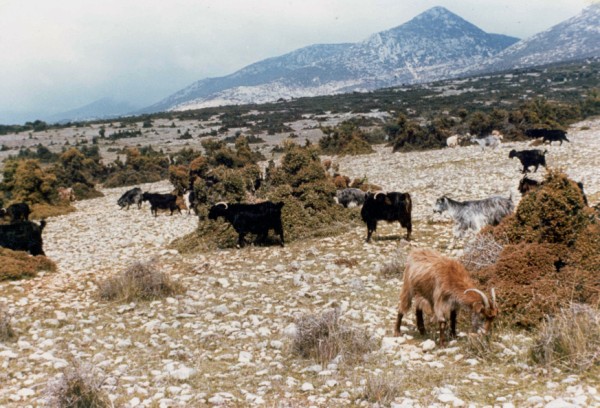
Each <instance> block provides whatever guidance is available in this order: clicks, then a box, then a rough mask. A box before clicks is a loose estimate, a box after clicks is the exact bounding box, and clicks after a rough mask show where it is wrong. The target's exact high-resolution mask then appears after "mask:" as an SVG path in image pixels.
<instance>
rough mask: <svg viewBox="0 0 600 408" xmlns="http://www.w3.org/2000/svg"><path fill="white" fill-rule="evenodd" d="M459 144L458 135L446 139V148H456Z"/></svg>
mask: <svg viewBox="0 0 600 408" xmlns="http://www.w3.org/2000/svg"><path fill="white" fill-rule="evenodd" d="M459 142H460V136H459V135H452V136H450V137H449V138H447V139H446V146H448V147H456V146H458V144H459Z"/></svg>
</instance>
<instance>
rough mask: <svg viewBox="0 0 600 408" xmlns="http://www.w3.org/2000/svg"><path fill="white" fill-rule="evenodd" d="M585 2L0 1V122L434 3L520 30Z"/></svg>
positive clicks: (408, 14)
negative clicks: (10, 115)
mask: <svg viewBox="0 0 600 408" xmlns="http://www.w3.org/2000/svg"><path fill="white" fill-rule="evenodd" d="M587 4H589V0H554V1H552V2H548V1H547V0H529V1H527V2H524V1H522V0H518V1H517V0H488V1H486V2H485V4H484V3H482V2H481V0H454V1H450V0H414V1H410V2H401V1H397V0H372V1H364V0H363V1H358V0H329V1H323V0H304V1H301V0H287V1H286V0H252V1H243V0H220V1H218V2H216V1H213V0H200V1H198V0H174V1H169V2H166V1H164V0H160V1H159V0H144V1H141V0H139V1H136V0H103V1H90V0H61V1H56V2H51V1H47V0H27V1H23V0H0V27H2V30H3V34H2V36H0V53H1V54H0V55H2V56H3V63H2V64H0V78H2V81H0V120H4V118H5V117H6V116H7V115H6V112H8V111H12V112H21V113H25V112H40V113H48V114H49V113H55V112H60V111H64V110H68V109H72V108H76V107H79V106H82V105H85V104H88V103H90V102H92V101H94V100H96V99H99V98H102V97H105V96H110V97H115V98H117V99H121V100H124V101H127V102H130V103H133V104H136V105H139V106H144V105H149V104H151V103H154V102H156V101H158V100H159V99H162V98H163V97H166V96H167V95H169V94H171V93H173V92H175V91H177V90H179V89H181V88H182V87H184V86H187V85H189V84H190V83H192V82H194V81H197V80H200V79H203V78H205V77H214V76H223V75H227V74H230V73H232V72H234V71H236V70H238V69H240V68H242V67H244V66H246V65H248V64H250V63H253V62H256V61H259V60H262V59H265V58H268V57H273V56H278V55H281V54H284V53H287V52H290V51H292V50H294V49H297V48H300V47H303V46H307V45H310V44H315V43H341V42H355V41H360V40H363V39H365V38H367V37H368V36H369V35H371V34H373V33H375V32H378V31H382V30H385V29H389V28H392V27H395V26H398V25H400V24H402V23H404V22H406V21H408V20H410V19H411V18H412V17H414V16H416V15H417V14H419V13H421V12H423V11H425V10H426V9H428V8H430V7H433V6H436V5H442V6H444V7H447V8H448V9H449V10H451V11H452V12H454V13H456V14H458V15H460V16H462V17H463V18H465V19H466V20H468V21H470V22H472V23H473V24H475V25H477V26H479V27H480V28H482V29H483V30H485V31H488V32H495V33H501V34H509V35H514V36H518V37H526V36H529V35H532V34H534V33H536V32H539V31H542V30H544V29H547V28H549V27H550V26H552V25H554V24H557V23H558V22H560V21H562V20H564V19H566V18H568V17H570V16H572V15H575V14H577V13H578V12H579V11H580V10H581V9H582V8H583V7H584V6H586V5H587Z"/></svg>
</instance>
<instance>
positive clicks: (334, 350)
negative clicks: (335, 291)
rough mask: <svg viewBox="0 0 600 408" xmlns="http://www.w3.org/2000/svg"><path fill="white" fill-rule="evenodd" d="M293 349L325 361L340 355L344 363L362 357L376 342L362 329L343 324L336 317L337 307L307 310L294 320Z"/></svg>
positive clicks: (320, 361) (304, 356) (358, 359)
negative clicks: (315, 312)
mask: <svg viewBox="0 0 600 408" xmlns="http://www.w3.org/2000/svg"><path fill="white" fill-rule="evenodd" d="M296 327H297V331H296V335H295V337H294V340H293V345H292V349H293V352H294V354H297V355H299V356H301V357H303V358H314V359H315V360H317V361H318V362H319V363H320V364H326V363H328V362H329V361H331V360H332V359H334V358H336V357H337V356H340V357H341V358H342V361H344V362H345V363H349V364H351V363H353V362H357V361H361V360H362V359H363V357H364V355H365V354H366V353H369V352H371V351H372V350H374V348H375V342H374V341H373V339H372V338H371V337H370V336H369V334H368V333H367V332H366V331H365V330H359V329H355V328H353V327H349V326H345V325H343V324H341V323H340V321H339V312H338V310H337V309H330V310H327V311H325V312H323V313H321V314H307V315H303V316H301V317H300V318H299V319H297V321H296Z"/></svg>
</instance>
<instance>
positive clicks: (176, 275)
mask: <svg viewBox="0 0 600 408" xmlns="http://www.w3.org/2000/svg"><path fill="white" fill-rule="evenodd" d="M67 131H69V132H71V129H67ZM63 137H65V136H64V135H63ZM70 137H72V134H70ZM569 139H570V140H571V143H565V144H564V145H563V146H558V145H557V144H555V145H553V146H548V147H547V149H548V155H547V156H548V164H549V166H552V167H555V168H557V167H564V168H565V171H566V172H567V173H568V174H569V175H570V176H571V177H572V178H573V179H574V180H582V181H583V182H584V184H585V189H586V193H587V194H588V198H589V200H590V202H591V203H597V202H598V201H600V175H599V174H598V172H597V163H600V120H598V119H595V120H589V121H586V122H582V123H577V124H575V125H574V126H572V127H571V128H570V129H569ZM512 148H517V149H522V148H526V145H525V144H524V143H506V144H503V145H502V146H501V147H500V148H498V149H496V150H493V151H485V152H481V150H480V149H479V148H478V147H475V146H470V147H459V148H456V149H453V150H450V149H444V150H432V151H427V152H419V153H409V154H398V153H397V154H392V153H391V152H390V148H384V147H378V148H377V152H376V153H374V154H370V155H365V156H358V157H346V158H343V159H339V160H338V159H334V160H335V161H338V162H339V164H340V171H341V172H342V173H344V174H348V175H351V176H356V177H362V176H367V177H368V179H369V181H371V182H375V183H378V184H380V185H381V186H383V187H384V188H385V189H387V190H398V191H409V192H410V193H411V195H412V196H413V200H414V210H413V217H414V220H415V222H414V228H413V229H414V239H413V241H411V242H406V241H403V240H401V239H400V237H401V236H403V235H404V230H401V229H400V228H399V227H398V226H397V225H387V224H385V223H382V225H381V227H380V229H379V230H378V232H377V234H376V236H375V239H374V242H373V243H372V244H365V243H364V238H365V234H366V228H365V227H364V226H363V225H360V226H357V227H356V228H354V229H352V231H350V232H349V233H346V234H343V235H340V236H336V237H325V238H321V239H311V240H306V241H299V242H295V243H292V244H290V245H287V246H286V247H285V248H280V247H276V246H272V247H252V246H250V247H247V248H244V249H229V250H219V251H214V252H206V253H196V254H190V255H181V254H178V253H177V252H176V251H175V250H173V249H170V247H169V242H171V241H172V240H173V239H174V238H176V237H178V236H182V235H184V234H186V233H187V232H190V231H192V230H193V229H194V228H195V223H196V219H195V217H193V216H187V215H181V216H178V215H174V216H172V217H170V216H168V215H166V214H164V213H162V214H160V215H159V216H158V217H157V218H153V217H151V216H150V211H149V208H148V207H147V205H146V206H145V207H144V208H143V209H142V210H137V209H133V208H132V209H130V210H129V211H124V210H123V211H119V210H118V209H117V207H116V205H115V202H116V200H117V198H118V197H119V196H120V194H121V193H122V192H123V191H124V190H125V189H124V188H119V189H104V190H103V192H104V193H105V197H102V198H98V199H92V200H87V201H82V202H76V204H75V205H76V206H77V210H78V211H77V212H74V213H72V214H68V215H65V216H61V217H55V218H51V219H49V220H48V226H47V230H45V231H44V244H45V250H46V253H47V254H48V256H49V257H50V258H51V259H53V260H54V261H55V262H56V263H57V265H58V271H57V272H56V273H46V274H40V275H38V276H37V277H36V278H33V279H29V280H22V281H16V282H0V306H3V307H5V308H6V309H8V311H9V313H10V314H12V316H13V318H12V325H13V328H14V330H15V332H16V334H17V336H18V340H16V341H14V342H0V364H2V367H3V370H2V371H0V384H2V386H1V387H0V405H1V406H6V407H22V406H27V405H32V406H37V405H41V404H42V402H43V399H44V395H45V389H46V385H47V383H48V381H49V380H52V379H54V378H56V377H57V376H58V374H59V372H60V371H61V369H63V368H64V367H66V366H68V365H69V364H70V361H71V360H73V359H76V360H80V361H83V362H88V363H90V364H92V365H93V366H95V367H96V368H97V371H96V373H97V374H98V375H100V376H102V378H104V382H103V385H102V388H103V389H104V390H105V391H106V392H107V393H108V394H109V395H110V398H111V400H112V401H113V403H114V405H115V406H127V407H134V406H204V405H207V406H216V405H220V406H282V407H297V406H309V405H311V406H320V407H331V406H375V405H374V400H373V398H374V397H373V396H374V395H375V393H374V391H372V390H371V391H369V386H373V384H375V382H376V381H377V380H378V379H379V381H381V382H382V383H383V384H384V385H387V388H383V389H388V390H390V389H391V391H389V392H390V393H391V400H390V401H395V403H394V405H393V406H398V407H399V406H430V405H433V406H451V405H453V406H464V405H467V404H474V406H491V405H498V406H500V405H502V406H506V407H509V406H547V407H566V406H569V407H583V406H595V407H600V394H599V391H600V390H599V389H598V379H599V378H600V372H599V371H598V366H596V367H594V368H593V369H592V370H591V371H589V372H587V373H583V374H577V373H569V372H566V371H561V370H546V369H545V368H544V367H541V366H538V365H535V364H533V363H531V361H530V360H529V358H528V349H529V346H530V345H531V343H532V338H533V336H534V333H528V332H521V331H513V330H511V329H509V328H508V326H509V325H510V322H506V321H503V320H502V318H501V317H500V321H499V322H498V328H497V330H496V332H495V336H494V343H493V352H490V353H489V354H483V355H482V354H478V353H477V352H476V351H474V350H472V349H470V348H469V347H467V340H466V338H465V337H464V336H465V335H466V334H464V333H465V332H466V328H467V323H466V322H467V320H468V318H467V316H466V315H462V316H460V317H459V320H460V325H459V329H460V331H461V332H463V334H461V336H460V337H459V339H458V340H457V341H455V342H452V343H450V346H449V347H448V348H445V349H440V348H438V347H436V346H435V345H434V344H433V343H432V342H431V341H430V340H428V339H429V338H428V339H426V338H423V337H421V336H419V335H418V333H417V331H416V329H415V326H414V322H413V321H412V320H411V319H412V316H409V318H408V321H407V325H406V326H405V328H404V331H403V335H402V336H401V337H399V338H397V339H393V338H391V337H390V336H391V333H392V325H393V321H394V316H395V306H396V302H397V296H398V290H399V288H400V280H399V279H398V277H397V275H386V274H384V273H383V272H382V271H383V270H384V269H386V267H388V266H390V264H392V263H393V262H396V263H401V262H402V259H403V258H404V257H405V255H406V252H407V251H408V250H409V249H410V248H413V247H432V248H436V249H438V250H440V251H442V252H444V253H446V254H451V255H458V254H459V252H457V251H456V250H450V249H448V243H449V240H450V237H451V224H450V223H449V222H448V220H447V219H446V218H439V217H437V216H436V217H433V216H432V211H431V205H432V203H433V201H434V200H435V198H437V197H439V196H441V195H443V194H449V195H451V196H452V197H454V198H457V199H477V198H483V197H486V196H489V195H491V194H501V195H503V196H508V195H509V194H511V193H512V195H513V197H514V198H515V200H518V199H519V197H520V195H519V194H518V193H517V192H516V186H517V184H518V180H519V179H520V177H521V175H520V173H519V167H520V166H519V163H518V162H517V161H515V160H509V159H508V151H509V150H510V149H512ZM538 173H540V174H536V175H535V177H536V178H538V179H539V178H541V175H542V174H541V173H543V171H542V170H540V171H539V172H538ZM143 188H144V189H145V190H152V191H168V190H169V189H170V186H169V185H168V183H166V182H161V183H157V184H153V185H144V186H143ZM458 251H460V250H458ZM136 261H142V262H149V261H152V262H154V264H155V265H156V266H157V268H158V269H159V270H161V271H165V272H167V273H168V274H169V275H170V276H171V277H172V278H173V279H175V280H177V281H178V282H180V283H181V284H182V285H183V287H184V288H185V290H184V292H183V293H182V294H180V295H176V296H172V297H168V298H166V299H162V300H156V301H152V302H133V303H124V304H120V303H115V302H109V301H106V300H102V299H100V298H99V296H98V290H97V286H96V283H97V282H100V281H103V280H104V279H106V278H108V277H110V276H112V275H114V274H117V273H119V272H122V271H123V270H124V269H125V268H127V267H128V266H129V265H131V264H132V263H134V262H136ZM498 297H499V299H501V298H502V294H501V293H499V294H498ZM330 308H338V310H339V315H340V319H341V321H342V322H343V324H345V325H347V326H349V327H353V328H355V329H356V330H358V331H360V332H364V333H366V334H367V337H369V338H372V339H373V342H374V348H373V350H372V351H370V352H365V353H364V354H361V355H360V356H359V358H358V359H357V360H353V362H352V363H351V364H349V363H347V362H344V361H341V360H340V359H339V358H334V359H333V360H331V361H329V362H320V361H316V360H314V359H304V358H302V357H300V356H298V355H295V354H293V352H292V346H291V343H292V342H291V339H290V335H291V334H292V333H294V331H295V330H297V326H296V324H297V323H298V321H297V319H298V317H299V316H301V315H303V314H306V313H315V314H320V313H323V312H324V311H327V310H330ZM427 324H428V325H429V322H427ZM429 327H431V326H430V325H429ZM362 341H364V342H366V341H367V340H364V339H363V340H362ZM348 347H349V346H348ZM393 384H396V388H393V387H392V385H393ZM392 388H393V389H392Z"/></svg>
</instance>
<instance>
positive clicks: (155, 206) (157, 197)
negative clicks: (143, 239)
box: [142, 192, 181, 217]
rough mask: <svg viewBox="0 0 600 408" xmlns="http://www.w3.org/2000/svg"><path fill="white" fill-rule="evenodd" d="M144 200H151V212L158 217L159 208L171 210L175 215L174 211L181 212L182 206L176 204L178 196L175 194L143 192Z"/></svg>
mask: <svg viewBox="0 0 600 408" xmlns="http://www.w3.org/2000/svg"><path fill="white" fill-rule="evenodd" d="M142 201H148V202H150V212H151V213H152V214H154V216H155V217H156V216H157V215H158V210H159V209H161V210H170V211H171V214H170V215H173V211H174V210H177V211H179V214H181V208H179V206H178V205H177V204H176V201H177V196H175V195H173V194H160V193H148V192H146V193H144V194H142Z"/></svg>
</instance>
